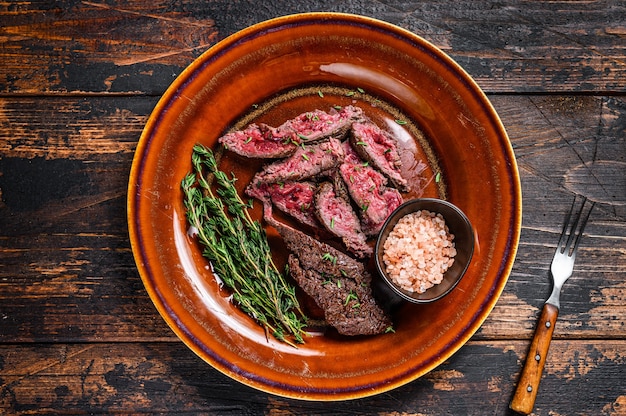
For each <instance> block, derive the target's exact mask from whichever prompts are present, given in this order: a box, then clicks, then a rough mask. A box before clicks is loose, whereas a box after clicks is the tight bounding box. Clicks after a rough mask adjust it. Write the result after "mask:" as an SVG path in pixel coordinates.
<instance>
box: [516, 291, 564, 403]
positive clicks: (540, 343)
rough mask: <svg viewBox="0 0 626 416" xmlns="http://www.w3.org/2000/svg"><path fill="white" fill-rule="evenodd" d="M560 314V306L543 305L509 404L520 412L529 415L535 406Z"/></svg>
mask: <svg viewBox="0 0 626 416" xmlns="http://www.w3.org/2000/svg"><path fill="white" fill-rule="evenodd" d="M558 316H559V308H557V307H556V306H554V305H551V304H549V303H546V304H545V305H544V306H543V310H542V311H541V316H540V317H539V322H538V323H537V328H536V329H535V336H534V337H533V341H532V343H531V344H530V349H529V350H528V355H527V356H526V364H524V368H523V369H522V374H521V375H520V379H519V382H518V384H517V390H515V395H514V396H513V400H511V404H510V406H509V407H510V408H511V409H512V410H515V411H516V412H518V413H521V414H524V415H528V414H530V413H531V412H532V411H533V407H535V399H536V398H537V391H538V390H539V382H540V381H541V374H542V373H543V366H544V365H545V364H546V356H547V355H548V349H549V348H550V341H552V333H553V332H554V326H555V324H556V318H557V317H558Z"/></svg>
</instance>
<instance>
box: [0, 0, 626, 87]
mask: <svg viewBox="0 0 626 416" xmlns="http://www.w3.org/2000/svg"><path fill="white" fill-rule="evenodd" d="M319 10H325V11H338V12H348V13H355V14H361V15H365V16H370V17H374V18H378V19H382V20H385V21H388V22H390V23H393V24H396V25H398V26H401V27H403V28H406V29H408V30H409V31H411V32H413V33H416V34H418V35H420V36H422V37H423V38H425V39H427V40H429V41H431V42H432V43H434V44H435V45H436V46H438V47H440V48H441V49H443V50H444V51H445V52H447V53H449V54H450V55H451V56H452V57H453V58H454V59H455V60H457V62H458V63H459V64H460V65H461V66H462V67H464V68H465V69H466V70H467V71H468V72H469V73H470V74H471V75H472V76H473V77H474V78H475V79H476V80H477V81H478V83H479V84H480V85H481V87H482V88H484V89H485V90H486V91H487V92H583V91H584V92H596V91H606V92H619V93H623V92H624V91H625V90H626V65H625V64H624V62H626V48H625V47H624V45H625V44H626V43H625V42H624V38H625V37H626V7H625V6H624V4H622V3H620V2H617V1H613V0H600V1H594V2H588V1H567V2H536V1H535V2H528V1H522V0H511V1H507V2H504V3H493V2H475V1H470V0H463V1H455V2H453V3H449V2H447V3H441V2H436V1H425V2H407V1H404V0H385V1H382V0H378V1H372V2H352V1H331V0H314V1H309V2H305V3H301V2H288V3H287V4H284V3H280V4H279V3H267V4H264V5H263V6H262V7H258V5H257V4H254V3H246V2H235V3H233V2H230V1H224V0H220V1H211V2H201V3H194V2H185V3H180V4H176V5H174V4H172V3H171V2H167V1H162V0H159V1H146V0H141V1H135V2H130V3H128V2H112V3H111V2H107V3H103V2H90V1H83V2H73V1H67V0H66V1H60V2H56V3H55V5H54V6H52V7H51V6H50V3H49V2H46V1H43V0H38V1H32V2H21V3H16V4H15V5H11V4H8V5H7V7H4V8H0V22H1V24H0V45H1V46H0V48H1V49H0V58H1V59H2V62H3V65H1V66H0V93H4V94H66V93H78V94H80V93H104V94H108V93H114V94H118V93H122V94H124V93H129V92H132V93H138V94H149V95H160V94H162V93H163V91H164V90H165V89H166V88H167V86H168V85H169V84H170V83H171V82H172V81H173V79H174V78H175V77H176V76H177V75H178V74H180V72H181V71H182V70H183V69H184V68H185V67H186V66H187V65H188V64H189V63H191V62H192V61H193V59H195V58H197V57H198V56H199V55H200V54H201V53H202V52H204V51H206V50H207V49H208V48H209V47H210V46H212V45H214V44H215V43H216V42H217V41H219V40H220V39H223V38H224V37H226V36H228V35H230V34H232V33H234V32H236V31H238V30H241V29H243V28H245V27H247V26H249V25H251V24H254V23H257V22H259V21H262V20H266V19H270V18H273V17H277V16H280V15H285V14H289V13H297V12H306V11H319ZM86 74H88V76H85V75H86Z"/></svg>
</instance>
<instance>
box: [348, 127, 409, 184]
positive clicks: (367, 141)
mask: <svg viewBox="0 0 626 416" xmlns="http://www.w3.org/2000/svg"><path fill="white" fill-rule="evenodd" d="M350 143H351V144H352V148H353V149H354V150H355V151H356V152H357V154H358V155H359V156H360V157H361V158H362V159H363V160H366V161H368V162H370V164H371V165H372V166H374V167H376V168H377V169H378V170H379V171H381V172H382V173H383V174H384V175H385V176H386V177H387V178H389V180H390V181H391V183H393V184H394V186H396V187H397V188H399V189H400V190H403V191H409V184H408V182H407V180H406V179H404V178H403V177H402V175H401V174H400V166H401V164H402V163H401V161H400V154H399V153H398V145H397V142H396V140H395V139H394V138H393V137H392V136H391V135H390V134H389V133H387V132H386V131H384V130H381V129H380V128H379V127H378V126H377V125H376V124H374V123H372V122H370V121H366V122H359V123H353V124H352V129H351V130H350Z"/></svg>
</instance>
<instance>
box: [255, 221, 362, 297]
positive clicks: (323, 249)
mask: <svg viewBox="0 0 626 416" xmlns="http://www.w3.org/2000/svg"><path fill="white" fill-rule="evenodd" d="M265 220H266V221H267V222H268V223H269V224H270V225H271V226H272V227H274V228H276V230H277V231H278V233H279V234H280V235H281V237H282V238H283V240H284V241H285V244H287V248H288V249H289V250H290V251H291V252H292V253H294V254H295V255H296V256H297V257H298V259H299V261H300V263H301V264H302V267H304V268H305V269H312V270H317V271H318V272H319V273H321V274H323V275H325V276H345V277H349V278H351V279H353V280H355V281H357V282H359V283H363V284H365V285H369V284H370V282H371V279H372V276H371V275H370V274H369V273H368V272H367V270H365V266H363V264H361V263H360V262H358V261H356V260H355V259H353V258H352V257H350V256H348V255H347V254H345V253H342V252H341V251H339V250H337V249H336V248H334V247H332V246H330V245H328V244H326V243H322V242H321V241H318V240H316V239H314V238H313V237H311V236H309V235H307V234H305V233H303V232H301V231H298V230H296V229H294V228H292V227H289V226H288V225H286V224H283V223H281V222H278V221H276V220H275V219H274V218H271V217H270V218H265Z"/></svg>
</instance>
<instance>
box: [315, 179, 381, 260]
mask: <svg viewBox="0 0 626 416" xmlns="http://www.w3.org/2000/svg"><path fill="white" fill-rule="evenodd" d="M315 214H316V216H317V218H318V220H319V222H320V223H321V224H322V225H323V226H324V227H325V228H326V229H327V230H328V231H329V232H330V233H331V234H333V235H335V236H337V237H340V238H341V239H342V241H343V243H344V244H345V246H346V248H347V249H348V251H350V252H352V253H354V254H355V255H356V256H357V257H360V258H365V257H368V256H371V255H372V252H373V250H372V247H371V246H369V245H368V244H367V237H366V235H365V234H364V233H363V231H362V230H361V223H360V221H359V217H358V216H357V215H356V213H355V212H354V210H353V209H352V205H351V204H350V200H348V199H344V198H342V197H341V196H340V195H338V194H337V193H336V192H335V187H334V186H333V184H332V183H330V182H322V183H321V184H320V185H319V186H318V188H317V192H316V194H315Z"/></svg>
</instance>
